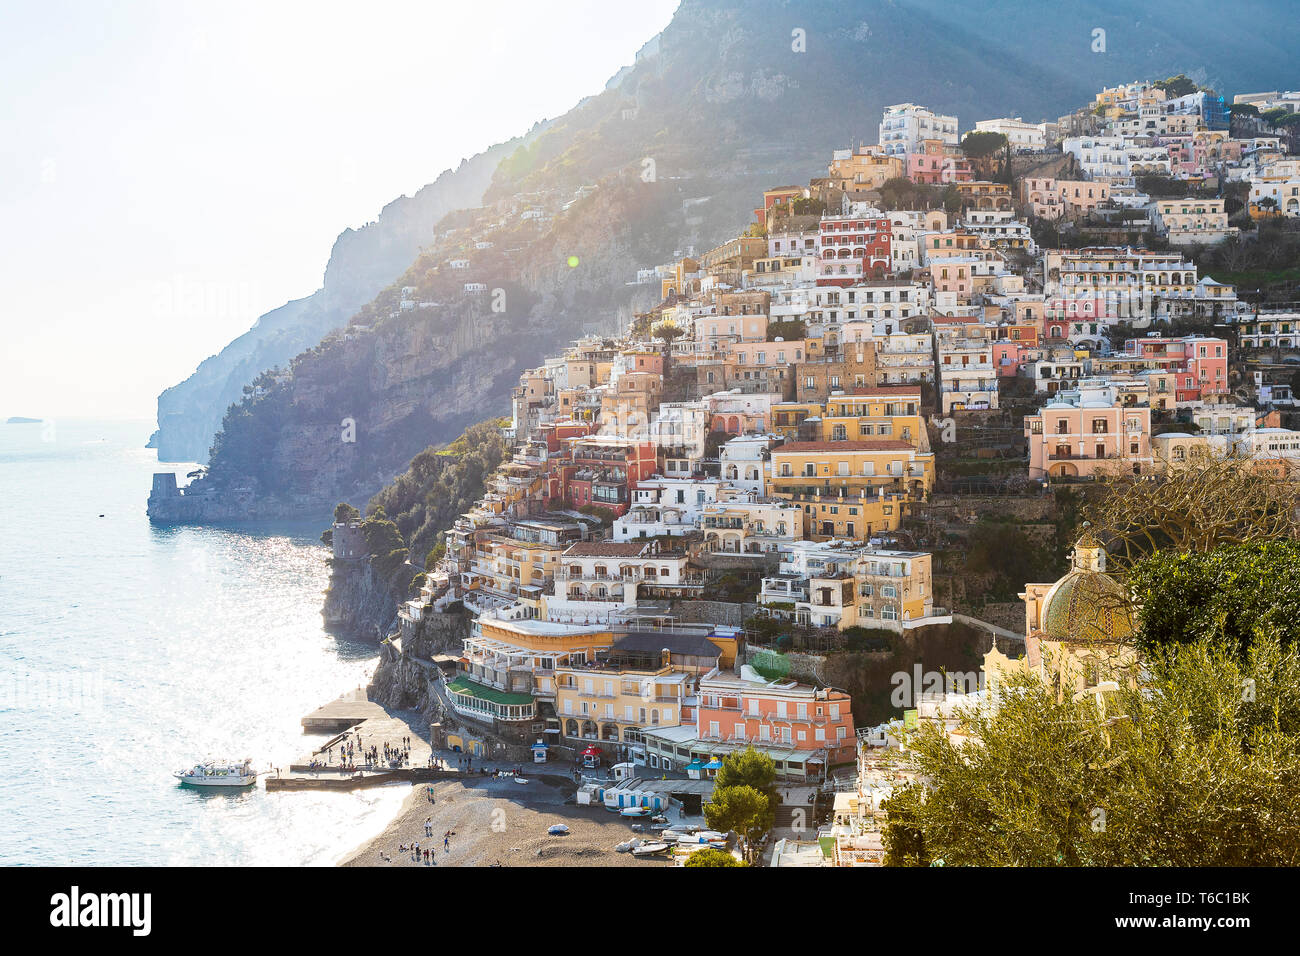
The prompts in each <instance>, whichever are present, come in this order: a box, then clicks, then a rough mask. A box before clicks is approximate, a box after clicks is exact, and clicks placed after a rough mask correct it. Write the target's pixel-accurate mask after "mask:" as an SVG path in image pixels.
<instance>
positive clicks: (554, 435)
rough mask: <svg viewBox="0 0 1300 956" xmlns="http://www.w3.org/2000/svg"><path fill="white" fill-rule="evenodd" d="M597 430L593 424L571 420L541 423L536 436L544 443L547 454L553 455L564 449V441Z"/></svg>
mask: <svg viewBox="0 0 1300 956" xmlns="http://www.w3.org/2000/svg"><path fill="white" fill-rule="evenodd" d="M596 428H597V425H596V424H595V422H579V421H573V420H571V419H569V420H565V421H557V422H543V423H542V424H541V425H539V426H537V434H538V435H539V437H540V438H541V439H542V441H544V442H546V451H547V453H548V454H552V455H553V454H555V453H556V452H557V451H561V450H562V449H564V448H565V447H567V446H566V445H565V440H566V439H569V438H581V437H582V436H584V435H590V434H591V433H592V432H594V431H595V430H596Z"/></svg>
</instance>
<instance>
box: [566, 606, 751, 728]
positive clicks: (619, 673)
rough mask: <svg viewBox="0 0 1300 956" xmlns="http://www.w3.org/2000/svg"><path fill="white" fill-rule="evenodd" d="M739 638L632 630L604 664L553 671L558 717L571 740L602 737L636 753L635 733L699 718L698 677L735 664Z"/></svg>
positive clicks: (604, 658)
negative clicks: (696, 703)
mask: <svg viewBox="0 0 1300 956" xmlns="http://www.w3.org/2000/svg"><path fill="white" fill-rule="evenodd" d="M734 641H735V639H734V638H730V637H727V636H725V635H724V636H722V637H717V638H715V637H713V636H707V637H706V636H705V635H704V634H703V633H699V634H690V633H664V632H649V631H648V632H635V633H630V634H627V635H624V636H623V637H620V638H619V639H618V640H617V641H616V642H615V643H614V645H613V647H612V648H610V650H609V652H608V653H607V654H603V655H602V656H601V657H600V659H599V660H595V661H592V662H589V663H587V664H585V665H582V666H566V667H558V668H557V669H556V672H555V681H556V695H555V712H556V715H557V717H558V719H559V723H560V735H561V737H562V738H563V739H564V740H565V741H566V742H570V743H577V742H579V741H592V740H600V741H606V742H611V743H617V744H626V745H628V746H629V747H632V748H635V747H636V746H637V742H638V736H637V733H636V731H638V730H640V729H643V728H649V727H677V726H680V725H681V724H682V723H683V722H689V721H690V720H691V719H693V717H694V712H693V706H694V701H695V696H696V685H697V682H698V679H699V676H700V675H701V674H707V673H709V672H710V671H712V670H714V669H715V668H717V667H718V666H720V665H722V666H725V665H726V663H727V657H728V654H730V655H731V660H732V661H734V659H735V658H734V655H735V647H734Z"/></svg>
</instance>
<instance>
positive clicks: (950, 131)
mask: <svg viewBox="0 0 1300 956" xmlns="http://www.w3.org/2000/svg"><path fill="white" fill-rule="evenodd" d="M927 139H937V140H939V141H940V142H942V143H949V144H951V145H953V146H956V145H957V117H955V116H944V115H942V114H939V113H932V112H930V111H929V110H928V109H926V108H925V107H924V106H917V105H916V104H915V103H898V104H895V105H894V106H886V107H885V112H884V115H883V116H882V117H881V120H880V139H879V140H878V142H879V143H880V146H881V148H882V149H883V150H884V152H885V155H887V156H902V155H904V154H906V153H919V152H920V151H921V144H922V143H924V142H925V141H926V140H927Z"/></svg>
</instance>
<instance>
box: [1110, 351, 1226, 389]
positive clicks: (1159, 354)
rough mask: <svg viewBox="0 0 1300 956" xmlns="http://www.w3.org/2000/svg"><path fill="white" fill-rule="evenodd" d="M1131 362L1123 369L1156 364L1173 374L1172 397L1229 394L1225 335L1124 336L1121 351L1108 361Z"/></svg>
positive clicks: (1147, 366)
mask: <svg viewBox="0 0 1300 956" xmlns="http://www.w3.org/2000/svg"><path fill="white" fill-rule="evenodd" d="M1126 361H1128V362H1132V363H1133V364H1132V367H1131V368H1123V370H1124V371H1140V370H1142V369H1148V368H1155V369H1162V370H1164V371H1167V372H1169V373H1171V375H1172V376H1173V378H1174V400H1175V401H1176V402H1178V403H1179V404H1183V403H1186V402H1201V401H1205V400H1206V399H1209V400H1211V401H1213V396H1216V395H1226V394H1228V343H1227V340H1225V339H1219V338H1209V337H1205V336H1199V335H1188V336H1184V337H1183V338H1163V337H1161V336H1148V337H1147V338H1143V339H1127V340H1125V342H1124V351H1123V352H1121V353H1119V354H1117V355H1114V356H1111V357H1110V358H1109V363H1114V364H1120V363H1125V362H1126Z"/></svg>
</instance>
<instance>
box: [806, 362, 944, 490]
mask: <svg viewBox="0 0 1300 956" xmlns="http://www.w3.org/2000/svg"><path fill="white" fill-rule="evenodd" d="M817 438H818V440H820V441H859V440H863V439H873V438H896V439H898V440H900V441H905V442H907V443H908V444H910V445H911V446H912V447H913V448H915V449H916V450H917V451H920V452H927V453H928V452H929V451H930V437H929V434H928V432H927V431H926V428H925V416H924V414H923V413H922V409H921V390H920V389H919V388H913V387H908V386H901V387H900V386H880V387H876V388H868V389H862V390H860V391H859V392H857V393H855V394H853V395H832V396H831V397H830V398H829V399H828V400H827V401H826V407H825V410H824V411H823V412H822V413H821V427H820V434H819V435H818V436H817ZM927 487H928V486H927Z"/></svg>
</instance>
